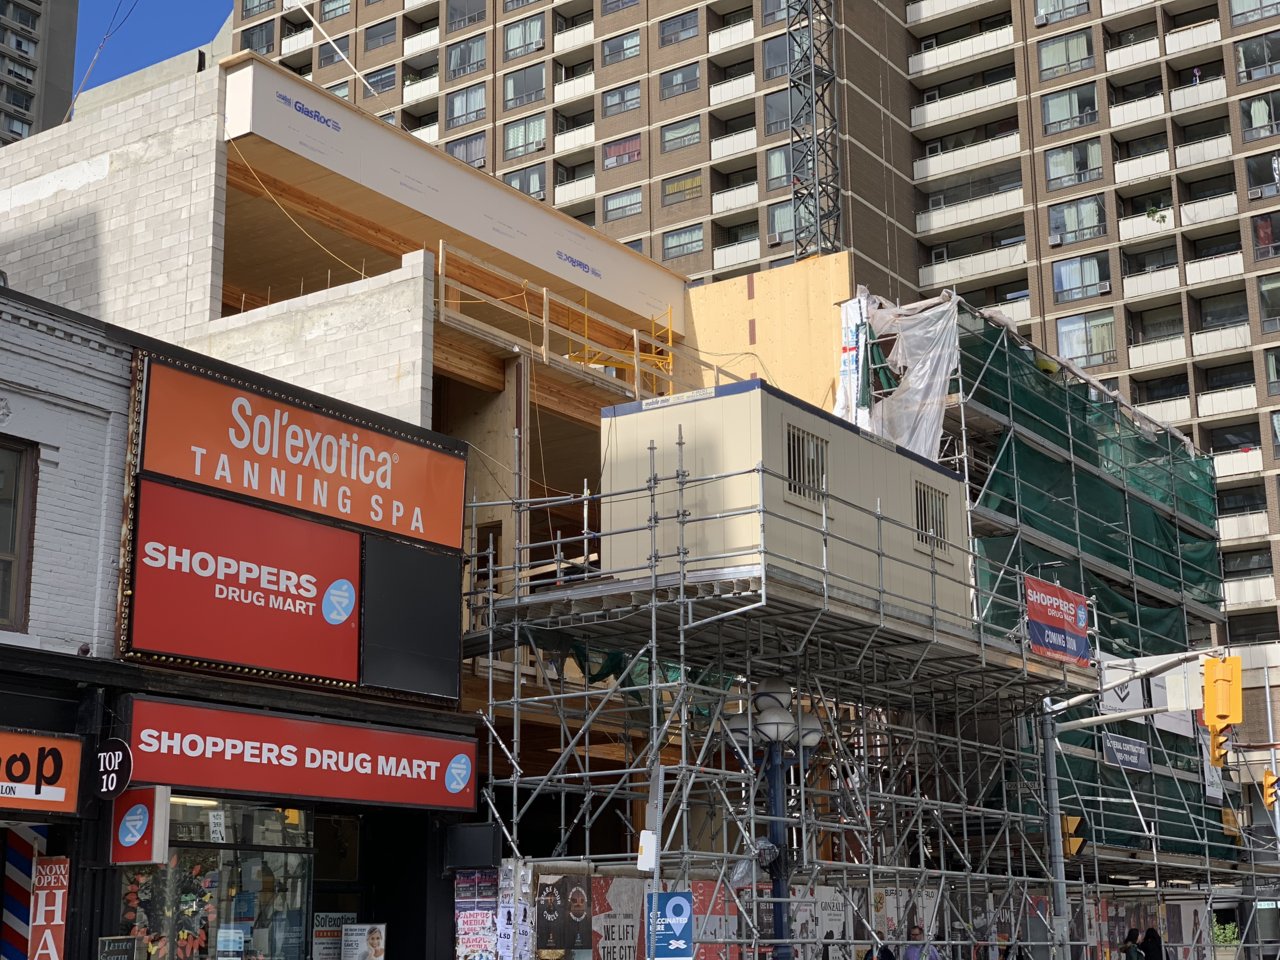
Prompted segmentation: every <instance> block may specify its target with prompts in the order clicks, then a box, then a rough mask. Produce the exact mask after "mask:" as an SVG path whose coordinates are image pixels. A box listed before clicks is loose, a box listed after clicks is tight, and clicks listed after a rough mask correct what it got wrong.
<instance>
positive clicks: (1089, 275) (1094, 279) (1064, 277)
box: [1053, 257, 1102, 292]
mask: <svg viewBox="0 0 1280 960" xmlns="http://www.w3.org/2000/svg"><path fill="white" fill-rule="evenodd" d="M1101 263H1102V261H1101V260H1099V259H1098V258H1096V257H1081V258H1077V259H1075V260H1061V261H1059V262H1058V263H1055V264H1054V265H1053V289H1054V290H1056V291H1058V292H1063V291H1067V290H1077V289H1080V288H1081V287H1091V286H1093V285H1094V284H1095V283H1098V282H1099V281H1100V280H1101V279H1102V276H1101V270H1100V264H1101Z"/></svg>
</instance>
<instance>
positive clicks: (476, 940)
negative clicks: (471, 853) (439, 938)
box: [453, 870, 499, 960]
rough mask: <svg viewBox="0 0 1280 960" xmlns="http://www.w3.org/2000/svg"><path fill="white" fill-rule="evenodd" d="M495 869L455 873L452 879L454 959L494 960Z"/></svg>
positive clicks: (495, 930)
mask: <svg viewBox="0 0 1280 960" xmlns="http://www.w3.org/2000/svg"><path fill="white" fill-rule="evenodd" d="M498 913H499V878H498V871H497V870H459V871H458V872H457V873H455V874H454V879H453V923H454V945H455V951H454V952H455V956H456V957H457V960H495V958H496V957H497V952H498Z"/></svg>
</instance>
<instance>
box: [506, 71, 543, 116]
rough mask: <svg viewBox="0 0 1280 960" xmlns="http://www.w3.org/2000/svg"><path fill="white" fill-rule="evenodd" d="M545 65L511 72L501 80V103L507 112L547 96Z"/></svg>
mask: <svg viewBox="0 0 1280 960" xmlns="http://www.w3.org/2000/svg"><path fill="white" fill-rule="evenodd" d="M546 77H547V74H546V64H545V63H535V64H532V65H531V66H528V67H524V68H522V69H520V70H512V71H511V72H510V73H508V74H507V75H506V76H504V77H503V78H502V103H503V106H505V107H506V108H507V109H508V110H510V109H512V108H514V107H519V106H523V105H524V104H526V103H533V102H535V101H537V100H541V99H542V98H543V97H545V96H546V95H547V80H546Z"/></svg>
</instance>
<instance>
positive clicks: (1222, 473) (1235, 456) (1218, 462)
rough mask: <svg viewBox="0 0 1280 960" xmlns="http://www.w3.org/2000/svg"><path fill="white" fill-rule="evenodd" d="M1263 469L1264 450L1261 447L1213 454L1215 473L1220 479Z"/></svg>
mask: <svg viewBox="0 0 1280 960" xmlns="http://www.w3.org/2000/svg"><path fill="white" fill-rule="evenodd" d="M1260 470H1262V450H1261V449H1260V448H1259V447H1248V448H1246V449H1244V450H1228V451H1227V452H1225V453H1215V454H1214V455H1213V475H1214V476H1215V477H1217V478H1218V479H1219V480H1222V479H1224V478H1226V477H1241V476H1244V475H1245V474H1247V473H1258V472H1259V471H1260Z"/></svg>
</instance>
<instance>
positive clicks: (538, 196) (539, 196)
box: [529, 190, 547, 200]
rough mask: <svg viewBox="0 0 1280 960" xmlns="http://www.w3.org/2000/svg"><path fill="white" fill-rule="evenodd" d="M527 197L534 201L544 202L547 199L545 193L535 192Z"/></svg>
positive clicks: (543, 191)
mask: <svg viewBox="0 0 1280 960" xmlns="http://www.w3.org/2000/svg"><path fill="white" fill-rule="evenodd" d="M529 196H531V197H533V199H535V200H545V199H547V191H545V190H535V191H533V193H531V194H529Z"/></svg>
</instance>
